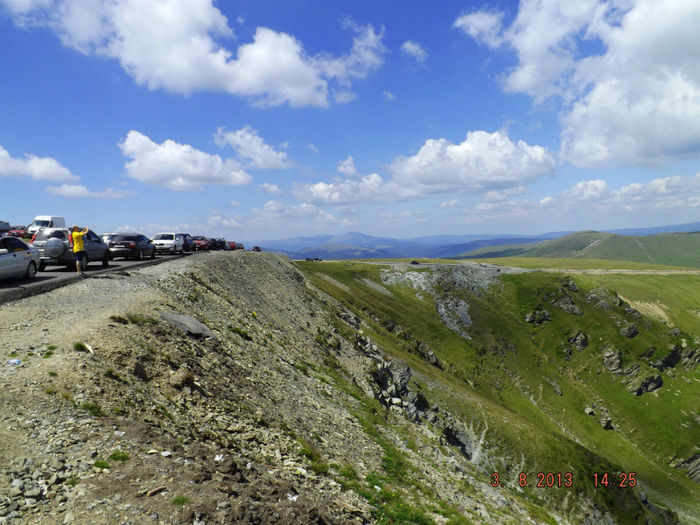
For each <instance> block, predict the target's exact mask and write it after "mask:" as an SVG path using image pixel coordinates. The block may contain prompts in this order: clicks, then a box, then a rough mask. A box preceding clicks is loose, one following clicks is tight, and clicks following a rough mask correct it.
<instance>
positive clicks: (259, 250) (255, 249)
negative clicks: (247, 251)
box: [253, 246, 262, 252]
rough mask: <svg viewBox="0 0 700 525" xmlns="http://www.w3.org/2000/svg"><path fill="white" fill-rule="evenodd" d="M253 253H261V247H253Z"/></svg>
mask: <svg viewBox="0 0 700 525" xmlns="http://www.w3.org/2000/svg"><path fill="white" fill-rule="evenodd" d="M253 251H254V252H261V251H262V248H260V246H253Z"/></svg>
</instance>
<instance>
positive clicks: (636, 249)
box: [460, 232, 700, 268]
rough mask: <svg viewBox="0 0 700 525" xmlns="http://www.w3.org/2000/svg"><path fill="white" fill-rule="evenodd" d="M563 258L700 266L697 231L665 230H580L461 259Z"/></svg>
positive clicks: (475, 253)
mask: <svg viewBox="0 0 700 525" xmlns="http://www.w3.org/2000/svg"><path fill="white" fill-rule="evenodd" d="M486 257H564V258H585V259H608V260H617V261H633V262H639V263H646V264H661V265H670V266H684V267H689V268H698V267H700V233H665V234H659V235H649V236H644V237H631V236H623V235H614V234H610V233H598V232H579V233H574V234H571V235H567V236H565V237H561V238H559V239H553V240H551V241H547V242H544V243H539V244H536V245H523V246H501V247H498V248H495V249H491V248H484V249H481V250H475V251H473V252H470V253H468V254H463V255H461V256H460V258H479V259H482V258H486Z"/></svg>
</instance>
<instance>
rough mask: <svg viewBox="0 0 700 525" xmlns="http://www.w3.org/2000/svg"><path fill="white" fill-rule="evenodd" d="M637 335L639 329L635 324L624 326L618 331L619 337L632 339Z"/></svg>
mask: <svg viewBox="0 0 700 525" xmlns="http://www.w3.org/2000/svg"><path fill="white" fill-rule="evenodd" d="M638 333H639V329H638V328H637V325H636V324H626V325H625V326H623V327H622V328H621V329H620V335H623V336H625V337H629V338H630V339H632V338H633V337H635V336H636V335H637V334H638Z"/></svg>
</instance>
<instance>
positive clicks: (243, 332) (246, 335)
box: [228, 324, 253, 341]
mask: <svg viewBox="0 0 700 525" xmlns="http://www.w3.org/2000/svg"><path fill="white" fill-rule="evenodd" d="M228 329H229V332H233V333H234V334H238V335H240V336H241V337H242V338H243V339H245V340H246V341H252V340H253V338H252V337H251V336H250V334H249V333H248V332H247V331H246V330H243V329H242V328H239V327H238V326H234V325H232V324H230V325H228Z"/></svg>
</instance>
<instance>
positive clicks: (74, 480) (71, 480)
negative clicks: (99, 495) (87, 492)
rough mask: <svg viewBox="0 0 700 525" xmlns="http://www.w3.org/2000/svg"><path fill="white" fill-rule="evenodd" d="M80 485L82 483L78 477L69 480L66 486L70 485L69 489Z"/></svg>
mask: <svg viewBox="0 0 700 525" xmlns="http://www.w3.org/2000/svg"><path fill="white" fill-rule="evenodd" d="M78 483H80V482H79V481H78V478H76V477H71V478H68V479H67V480H66V481H65V484H66V485H68V486H69V487H75V486H76V485H77V484H78Z"/></svg>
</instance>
